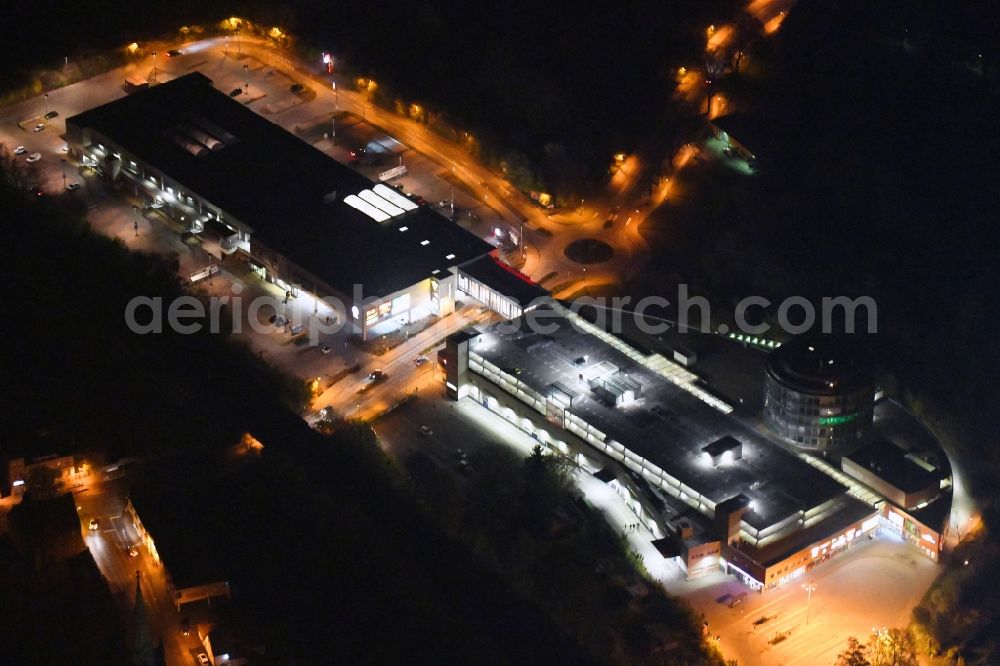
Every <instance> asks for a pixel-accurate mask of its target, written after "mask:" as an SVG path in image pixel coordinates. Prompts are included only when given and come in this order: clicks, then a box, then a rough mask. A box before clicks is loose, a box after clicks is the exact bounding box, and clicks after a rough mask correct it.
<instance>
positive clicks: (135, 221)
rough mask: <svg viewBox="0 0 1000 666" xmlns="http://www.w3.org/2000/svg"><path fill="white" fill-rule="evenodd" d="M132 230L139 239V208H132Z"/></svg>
mask: <svg viewBox="0 0 1000 666" xmlns="http://www.w3.org/2000/svg"><path fill="white" fill-rule="evenodd" d="M132 229H133V230H134V231H135V237H136V238H138V237H139V207H138V206H135V205H133V206H132Z"/></svg>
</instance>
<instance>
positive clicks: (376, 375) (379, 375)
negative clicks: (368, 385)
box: [368, 370, 386, 382]
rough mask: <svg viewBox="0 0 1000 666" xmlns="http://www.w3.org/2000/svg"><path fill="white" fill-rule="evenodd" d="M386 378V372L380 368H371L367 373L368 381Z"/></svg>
mask: <svg viewBox="0 0 1000 666" xmlns="http://www.w3.org/2000/svg"><path fill="white" fill-rule="evenodd" d="M385 378H386V374H385V373H384V372H382V371H381V370H372V371H371V372H370V373H368V381H371V382H377V381H380V380H382V379H385Z"/></svg>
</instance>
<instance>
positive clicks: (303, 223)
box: [66, 72, 519, 335]
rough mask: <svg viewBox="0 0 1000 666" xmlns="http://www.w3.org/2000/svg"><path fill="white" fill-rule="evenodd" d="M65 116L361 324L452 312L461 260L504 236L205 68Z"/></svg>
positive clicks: (120, 173)
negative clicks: (363, 165)
mask: <svg viewBox="0 0 1000 666" xmlns="http://www.w3.org/2000/svg"><path fill="white" fill-rule="evenodd" d="M66 129H67V136H68V140H69V143H70V145H71V146H72V147H73V149H74V152H75V153H79V155H80V156H81V158H82V159H83V160H84V161H85V162H86V163H88V164H91V165H93V166H95V167H97V168H99V169H101V170H103V172H104V173H105V176H106V177H108V178H125V179H131V180H132V181H134V182H135V183H136V185H137V188H138V190H139V191H142V192H147V193H149V194H151V195H155V197H157V198H159V199H160V200H161V201H162V202H163V204H164V206H165V207H167V208H169V209H170V211H171V213H173V214H174V215H175V216H176V217H178V218H183V220H184V224H186V225H187V226H188V228H189V230H190V231H191V232H192V233H196V234H197V233H204V230H205V229H206V228H209V229H211V228H214V229H219V230H221V233H220V235H221V236H222V243H221V247H222V251H223V252H224V253H227V254H237V255H239V256H240V257H241V258H243V259H244V260H246V261H247V263H248V264H249V265H250V266H251V267H252V268H253V269H254V271H255V272H257V273H258V274H259V275H260V276H261V277H263V278H265V279H268V280H271V281H273V282H275V283H277V284H278V285H279V286H281V287H282V288H283V289H286V290H288V291H291V292H292V294H293V295H296V294H298V293H299V292H300V291H302V292H307V293H312V294H319V295H320V296H334V297H336V298H338V299H340V300H341V301H342V302H344V303H345V305H346V307H345V310H346V312H345V316H346V317H347V318H348V320H349V323H351V324H353V325H354V326H356V327H357V329H358V330H359V331H360V332H361V333H362V334H363V335H367V334H368V333H369V331H370V330H371V329H373V328H376V327H378V326H379V325H380V324H382V323H384V322H388V321H391V320H400V319H405V320H410V319H414V318H416V317H417V316H418V313H419V314H428V315H438V316H442V315H446V314H449V313H451V312H452V311H453V310H454V307H455V299H456V290H457V274H458V269H457V267H458V266H459V265H461V264H463V263H466V262H469V261H471V260H474V259H477V258H481V257H483V256H484V255H486V254H487V253H488V252H489V251H490V250H491V249H492V246H490V245H489V244H488V243H486V242H485V241H483V240H482V239H480V238H478V237H476V236H475V235H474V234H471V233H469V232H468V231H466V230H464V229H462V228H461V227H459V226H458V225H456V224H454V223H452V222H451V221H449V220H447V219H446V218H444V217H443V216H441V215H439V214H438V213H436V212H434V211H433V210H431V209H430V208H428V207H424V206H419V205H417V203H416V202H414V201H412V200H411V199H409V198H408V197H406V196H404V195H403V194H401V193H400V192H398V191H397V190H396V189H394V188H392V187H390V186H388V185H385V184H382V183H378V184H376V183H374V182H372V181H370V180H369V179H368V178H366V177H364V176H363V175H361V174H359V173H357V172H356V171H354V170H353V169H351V168H349V167H347V166H345V165H343V164H340V163H339V162H337V161H336V160H334V159H332V158H330V157H329V156H327V155H325V154H324V153H323V152H321V151H320V150H317V149H316V148H314V147H313V146H311V145H309V144H308V143H306V142H304V141H302V140H300V139H299V138H298V137H296V136H295V135H293V134H291V133H289V132H287V131H286V130H284V129H282V128H281V127H279V126H278V125H275V124H273V123H271V122H269V121H268V120H267V119H265V118H263V117H261V116H260V115H258V114H257V113H255V112H254V111H252V110H250V109H249V108H247V107H246V106H245V105H244V104H242V103H240V102H238V101H236V100H233V99H231V98H230V97H228V96H227V95H226V94H225V93H223V92H220V91H218V90H216V89H215V88H214V87H213V86H212V82H211V80H210V79H208V78H207V77H205V76H204V75H202V74H200V73H197V72H195V73H192V74H187V75H185V76H182V77H179V78H177V79H174V80H173V81H170V82H168V83H164V84H161V85H158V86H154V87H152V88H150V89H148V90H142V91H139V92H136V93H135V94H133V95H130V96H128V97H124V98H121V99H118V100H115V101H112V102H109V103H108V104H104V105H102V106H99V107H96V108H93V109H90V110H89V111H85V112H83V113H81V114H79V115H76V116H73V117H71V118H68V119H67V121H66ZM359 289H360V291H359ZM514 312H516V313H519V311H518V310H515V311H514Z"/></svg>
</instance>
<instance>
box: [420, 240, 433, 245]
mask: <svg viewBox="0 0 1000 666" xmlns="http://www.w3.org/2000/svg"><path fill="white" fill-rule="evenodd" d="M420 244H421V245H430V244H431V242H430V241H429V240H422V241H420Z"/></svg>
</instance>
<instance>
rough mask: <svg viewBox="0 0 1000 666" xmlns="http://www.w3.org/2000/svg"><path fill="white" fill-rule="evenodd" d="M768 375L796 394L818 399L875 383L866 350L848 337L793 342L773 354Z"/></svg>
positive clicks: (798, 339)
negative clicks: (814, 396) (813, 395)
mask: <svg viewBox="0 0 1000 666" xmlns="http://www.w3.org/2000/svg"><path fill="white" fill-rule="evenodd" d="M767 372H768V374H769V375H771V377H773V378H774V379H775V380H777V381H778V382H780V383H782V384H784V385H786V386H788V387H790V388H792V389H794V390H796V391H800V392H802V393H810V394H816V395H840V394H844V393H850V392H852V391H855V390H858V389H860V388H862V387H864V386H866V385H871V384H872V383H873V379H872V368H871V366H870V364H869V363H868V361H867V359H866V357H865V355H864V353H863V350H862V349H860V346H859V345H855V344H853V343H852V342H851V341H849V340H848V338H847V337H846V336H833V335H818V336H802V337H797V338H794V339H792V340H790V341H789V342H786V343H785V344H783V345H781V346H780V347H778V348H777V349H775V350H774V351H773V352H771V354H770V356H769V357H768V360H767Z"/></svg>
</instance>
